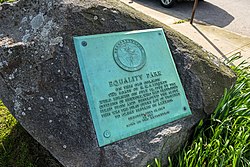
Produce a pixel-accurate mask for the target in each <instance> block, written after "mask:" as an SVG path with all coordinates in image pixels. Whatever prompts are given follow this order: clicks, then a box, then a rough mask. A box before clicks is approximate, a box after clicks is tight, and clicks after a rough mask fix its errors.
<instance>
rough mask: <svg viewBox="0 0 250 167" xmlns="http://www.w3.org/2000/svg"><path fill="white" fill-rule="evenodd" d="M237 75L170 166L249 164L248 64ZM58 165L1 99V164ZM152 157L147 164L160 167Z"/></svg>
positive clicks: (26, 166) (243, 166) (5, 166)
mask: <svg viewBox="0 0 250 167" xmlns="http://www.w3.org/2000/svg"><path fill="white" fill-rule="evenodd" d="M232 69H233V70H234V71H235V73H236V74H237V76H238V79H237V82H236V84H235V86H234V87H233V88H232V89H230V90H228V91H227V90H226V91H225V94H224V97H223V98H222V99H221V101H220V103H219V105H218V107H217V108H216V110H215V112H214V113H213V114H212V115H211V116H210V117H209V118H208V119H206V120H201V121H200V123H199V124H198V125H197V127H196V128H195V132H194V135H192V136H193V137H192V139H190V142H188V143H186V145H185V147H184V148H183V149H181V150H179V152H178V153H176V154H175V155H173V156H171V157H168V163H169V165H168V166H169V167H249V166H250V67H249V66H237V67H232ZM2 166H3V167H40V166H41V167H44V166H46V167H58V166H61V165H60V164H59V163H58V162H57V161H56V160H55V159H54V158H53V157H52V156H51V155H50V154H49V153H48V151H46V150H45V149H44V148H43V147H42V146H41V145H40V144H39V143H37V142H36V141H35V140H34V139H33V138H32V137H31V136H30V135H29V134H28V133H27V132H26V131H25V130H24V129H23V128H22V127H21V125H20V124H19V123H18V122H17V121H16V120H15V118H14V117H13V116H12V115H11V114H10V113H9V111H8V110H7V109H6V108H5V106H4V105H3V103H2V102H1V101H0V167H2ZM161 166H162V164H161V161H160V159H155V160H154V162H153V164H151V165H148V167H161Z"/></svg>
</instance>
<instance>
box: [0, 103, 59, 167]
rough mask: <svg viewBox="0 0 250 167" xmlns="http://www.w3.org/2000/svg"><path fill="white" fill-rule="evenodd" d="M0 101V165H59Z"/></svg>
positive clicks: (35, 166) (18, 166)
mask: <svg viewBox="0 0 250 167" xmlns="http://www.w3.org/2000/svg"><path fill="white" fill-rule="evenodd" d="M60 166H61V165H60V164H59V163H58V162H57V161H56V160H55V159H54V158H53V157H52V156H51V155H50V153H49V152H48V151H46V150H45V149H44V148H43V147H42V146H41V145H40V144H39V143H37V142H36V141H35V140H34V139H33V138H32V137H31V136H30V135H29V134H28V133H27V132H26V131H25V130H24V129H23V128H22V126H21V125H20V124H19V123H18V122H17V121H16V120H15V118H14V117H13V116H12V115H11V114H10V113H9V111H8V110H7V109H6V107H5V106H4V105H3V103H2V102H1V101H0V167H60Z"/></svg>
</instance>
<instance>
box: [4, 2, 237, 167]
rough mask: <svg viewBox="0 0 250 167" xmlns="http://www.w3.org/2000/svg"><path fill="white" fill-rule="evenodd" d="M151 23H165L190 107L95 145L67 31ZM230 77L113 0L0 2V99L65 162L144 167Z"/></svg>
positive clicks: (210, 105)
mask: <svg viewBox="0 0 250 167" xmlns="http://www.w3.org/2000/svg"><path fill="white" fill-rule="evenodd" d="M154 27H163V28H164V31H165V35H166V37H167V39H168V43H169V45H170V49H171V52H172V54H173V57H174V60H175V63H176V66H177V69H178V72H179V75H180V77H181V81H182V83H183V87H184V89H185V92H186V95H187V99H188V101H189V104H190V107H191V110H192V113H193V114H192V115H191V116H189V117H186V118H183V119H181V120H178V121H175V122H172V123H169V124H167V125H164V126H161V127H158V128H155V129H153V130H149V131H146V132H143V133H140V134H138V135H135V136H133V137H129V138H127V139H124V140H121V141H118V142H115V143H113V144H110V145H107V146H104V147H102V148H100V147H98V143H97V139H96V135H95V130H94V128H93V122H92V120H91V117H90V112H89V107H88V104H87V100H86V95H85V92H84V88H83V84H82V80H81V76H80V71H79V67H78V62H77V57H76V53H75V50H74V46H73V40H72V38H73V36H82V35H90V34H101V33H109V32H117V31H128V30H139V29H148V28H154ZM234 81H235V75H234V73H233V72H232V71H231V70H230V69H229V68H228V67H227V66H225V65H224V64H222V63H220V62H219V61H218V59H217V58H215V57H214V56H213V55H211V54H209V53H207V52H205V51H203V50H202V48H201V47H199V46H198V45H196V44H194V43H193V42H192V41H190V40H189V39H187V38H185V37H183V36H182V35H180V34H179V33H177V32H175V31H173V30H172V29H170V28H168V27H167V26H165V25H163V24H161V23H159V22H157V21H155V20H153V19H151V18H149V17H147V16H145V15H143V14H141V13H139V12H137V11H135V10H133V9H131V8H129V7H127V6H126V5H124V4H122V3H120V2H119V1H115V0H105V1H97V0H85V1H81V0H78V1H77V0H72V1H69V0H20V1H18V2H16V3H14V4H3V5H1V6H0V98H1V99H2V100H3V102H4V104H5V105H6V106H7V107H8V109H9V110H10V112H11V113H12V114H13V115H14V116H15V117H16V118H17V120H18V121H19V122H20V123H21V125H22V126H23V127H24V128H25V129H26V130H27V131H28V132H29V133H30V134H31V135H32V136H33V137H34V138H35V139H36V140H37V141H38V142H40V143H41V144H42V145H43V146H44V147H45V148H46V149H47V150H49V151H50V152H51V153H52V155H53V156H54V157H55V158H57V159H58V160H59V161H60V162H61V163H62V164H63V165H64V166H69V167H71V166H72V167H76V166H88V167H89V166H93V167H97V166H101V167H105V166H107V167H110V166H119V167H122V166H126V167H127V166H145V165H146V164H147V162H149V161H150V160H152V159H153V158H154V157H157V156H159V155H160V153H162V154H163V155H166V156H167V155H168V154H172V153H174V152H175V151H176V150H177V149H178V148H179V147H180V146H181V145H182V144H183V143H184V142H185V141H186V140H187V139H188V137H189V136H190V134H191V130H192V128H193V127H194V126H195V125H196V124H197V123H198V121H199V120H200V119H202V118H204V117H206V116H207V115H208V114H211V113H212V112H213V110H214V109H215V108H216V105H217V103H218V101H219V99H220V98H221V97H222V95H223V92H224V89H225V88H230V87H231V86H232V85H233V83H234ZM165 159H166V158H165Z"/></svg>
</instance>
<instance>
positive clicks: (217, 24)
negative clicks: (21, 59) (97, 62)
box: [121, 0, 250, 64]
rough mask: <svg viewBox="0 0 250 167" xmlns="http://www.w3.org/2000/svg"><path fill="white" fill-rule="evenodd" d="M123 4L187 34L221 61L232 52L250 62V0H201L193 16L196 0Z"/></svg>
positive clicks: (145, 0) (146, 0) (147, 0)
mask: <svg viewBox="0 0 250 167" xmlns="http://www.w3.org/2000/svg"><path fill="white" fill-rule="evenodd" d="M121 1H122V2H123V3H125V4H127V5H129V6H131V7H133V8H134V9H136V10H139V11H141V12H143V13H144V14H146V15H149V16H150V17H152V18H155V19H157V20H159V21H160V22H162V23H164V24H166V25H168V26H169V27H171V28H173V29H174V30H176V31H178V32H180V33H182V34H183V35H185V36H187V37H188V38H190V39H191V40H193V41H194V42H196V43H197V44H199V45H201V46H202V47H203V48H204V49H205V50H207V51H209V52H211V53H213V54H214V55H216V56H217V57H219V58H221V60H222V61H224V60H227V59H228V58H229V57H230V56H232V55H233V54H238V55H241V56H242V58H241V59H240V60H238V61H236V62H235V64H239V63H240V62H242V61H243V60H246V61H248V62H250V61H249V60H250V10H249V7H250V0H238V1H237V2H236V1H232V0H227V1H225V0H205V1H200V2H199V4H198V8H197V10H196V13H195V21H194V24H193V25H191V24H189V22H188V21H187V20H188V19H190V17H191V12H192V7H193V2H179V3H177V4H176V5H175V6H173V7H172V8H170V9H168V8H164V7H162V6H161V5H160V0H133V1H131V0H121Z"/></svg>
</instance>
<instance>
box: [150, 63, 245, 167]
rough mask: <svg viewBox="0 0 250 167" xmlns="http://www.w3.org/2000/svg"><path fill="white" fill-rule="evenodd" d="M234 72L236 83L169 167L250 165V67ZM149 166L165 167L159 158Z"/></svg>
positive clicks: (237, 69)
mask: <svg viewBox="0 0 250 167" xmlns="http://www.w3.org/2000/svg"><path fill="white" fill-rule="evenodd" d="M232 69H233V70H234V71H235V73H236V74H237V76H238V79H237V81H236V84H235V86H234V87H233V88H231V89H230V90H228V91H227V90H225V93H224V97H223V98H222V99H221V101H220V103H219V105H218V106H217V108H216V110H215V112H214V113H213V114H212V115H211V116H210V117H209V118H208V119H206V120H201V121H200V123H199V124H198V126H197V127H196V128H195V132H194V135H192V136H193V137H192V139H190V141H189V142H188V143H186V145H185V147H184V148H182V149H180V150H179V152H178V153H177V154H175V155H173V156H170V157H168V163H169V164H168V166H169V167H249V166H250V66H249V65H248V66H245V65H244V66H243V65H242V64H241V65H239V66H237V67H235V66H233V67H232ZM148 167H161V162H160V160H159V159H156V160H155V162H154V163H153V164H152V165H148Z"/></svg>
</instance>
